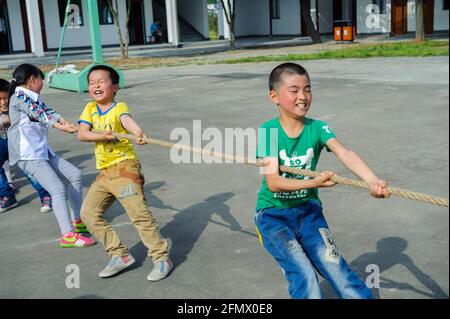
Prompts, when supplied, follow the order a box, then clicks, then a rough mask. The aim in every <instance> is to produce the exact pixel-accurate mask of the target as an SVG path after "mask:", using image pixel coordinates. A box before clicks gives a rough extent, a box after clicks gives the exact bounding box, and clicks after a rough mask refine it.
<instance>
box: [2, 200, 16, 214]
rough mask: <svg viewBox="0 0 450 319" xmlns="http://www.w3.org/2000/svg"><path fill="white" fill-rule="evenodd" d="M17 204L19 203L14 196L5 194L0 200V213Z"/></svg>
mask: <svg viewBox="0 0 450 319" xmlns="http://www.w3.org/2000/svg"><path fill="white" fill-rule="evenodd" d="M17 206H19V203H18V202H17V200H16V198H15V197H14V196H13V197H6V196H5V197H3V198H2V200H1V201H0V213H3V212H6V211H7V210H10V209H12V208H14V207H17Z"/></svg>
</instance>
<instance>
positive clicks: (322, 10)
mask: <svg viewBox="0 0 450 319" xmlns="http://www.w3.org/2000/svg"><path fill="white" fill-rule="evenodd" d="M319 31H320V33H321V34H323V33H330V32H333V4H332V2H331V1H330V0H319Z"/></svg>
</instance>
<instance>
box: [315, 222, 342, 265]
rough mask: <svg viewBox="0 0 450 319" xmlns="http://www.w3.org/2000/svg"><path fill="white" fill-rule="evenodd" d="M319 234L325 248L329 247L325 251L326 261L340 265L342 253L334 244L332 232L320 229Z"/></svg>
mask: <svg viewBox="0 0 450 319" xmlns="http://www.w3.org/2000/svg"><path fill="white" fill-rule="evenodd" d="M319 232H320V235H321V236H322V239H323V242H324V243H325V246H326V247H327V248H326V249H325V256H324V258H325V260H326V261H329V262H332V263H336V264H339V262H340V261H341V253H340V252H339V250H338V248H337V247H336V245H335V243H334V240H333V235H331V233H330V231H329V230H328V229H327V228H319Z"/></svg>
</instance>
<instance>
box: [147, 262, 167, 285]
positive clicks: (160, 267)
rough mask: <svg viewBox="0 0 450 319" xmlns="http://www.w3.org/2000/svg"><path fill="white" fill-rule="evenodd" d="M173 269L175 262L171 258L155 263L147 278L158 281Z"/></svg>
mask: <svg viewBox="0 0 450 319" xmlns="http://www.w3.org/2000/svg"><path fill="white" fill-rule="evenodd" d="M172 269H173V264H172V262H171V261H170V259H169V260H164V261H160V262H157V263H155V264H154V266H153V270H152V271H151V273H149V274H148V276H147V280H149V281H158V280H161V279H164V278H166V277H167V276H168V275H169V274H170V272H171V271H172Z"/></svg>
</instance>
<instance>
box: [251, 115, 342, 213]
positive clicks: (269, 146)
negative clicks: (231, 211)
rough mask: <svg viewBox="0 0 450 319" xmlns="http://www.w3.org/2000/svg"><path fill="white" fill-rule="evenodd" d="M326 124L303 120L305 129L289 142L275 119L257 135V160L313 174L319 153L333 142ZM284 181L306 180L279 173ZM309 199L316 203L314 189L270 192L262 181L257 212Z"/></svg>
mask: <svg viewBox="0 0 450 319" xmlns="http://www.w3.org/2000/svg"><path fill="white" fill-rule="evenodd" d="M335 137H336V136H335V135H334V133H333V131H332V130H331V128H330V127H329V126H328V124H327V123H325V122H322V121H319V120H314V119H310V118H305V127H304V128H303V131H302V132H301V134H300V135H299V136H297V137H294V138H291V137H289V136H287V135H286V133H285V132H284V130H283V128H282V126H281V124H280V121H279V120H278V118H274V119H271V120H270V121H267V122H266V123H264V124H263V125H261V127H260V128H259V131H258V147H257V151H256V156H257V157H258V158H264V157H278V163H279V165H280V166H290V167H297V168H300V169H308V170H311V171H314V170H315V169H316V166H317V162H318V161H319V156H320V152H321V151H322V149H323V148H324V147H325V146H326V143H327V141H328V140H329V139H330V138H335ZM280 175H281V176H283V177H285V178H292V179H294V178H295V179H308V178H310V177H306V176H303V175H294V174H289V173H281V172H280ZM309 199H316V200H319V201H320V199H319V195H318V192H317V188H313V189H303V190H297V191H293V192H277V193H274V192H271V191H270V190H269V188H268V187H267V183H266V178H265V177H263V180H262V187H261V189H260V191H259V193H258V200H257V203H256V209H257V210H259V209H263V208H269V207H280V208H287V207H294V206H298V205H301V204H302V203H304V202H306V201H307V200H309Z"/></svg>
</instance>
